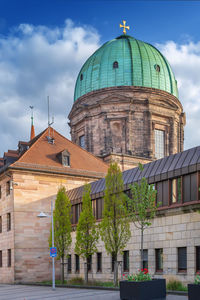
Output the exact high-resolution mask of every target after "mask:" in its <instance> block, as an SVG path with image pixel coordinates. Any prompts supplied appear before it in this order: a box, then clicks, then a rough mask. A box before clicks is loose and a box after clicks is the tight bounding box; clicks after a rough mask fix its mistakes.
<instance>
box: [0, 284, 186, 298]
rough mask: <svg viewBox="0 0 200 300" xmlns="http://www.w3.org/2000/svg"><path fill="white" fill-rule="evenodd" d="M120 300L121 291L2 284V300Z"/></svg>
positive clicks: (174, 296) (0, 293) (0, 295)
mask: <svg viewBox="0 0 200 300" xmlns="http://www.w3.org/2000/svg"><path fill="white" fill-rule="evenodd" d="M41 299H46V300H47V299H48V300H73V299H74V300H75V299H81V300H120V297H119V291H105V290H90V289H75V288H73V289H71V288H56V290H55V291H52V289H51V287H46V286H28V285H6V284H0V300H41ZM187 299H188V297H187V296H177V295H168V296H167V300H187Z"/></svg>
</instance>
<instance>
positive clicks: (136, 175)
mask: <svg viewBox="0 0 200 300" xmlns="http://www.w3.org/2000/svg"><path fill="white" fill-rule="evenodd" d="M194 148H200V146H198V147H193V148H191V149H188V150H185V151H182V152H179V153H176V154H172V155H169V156H168V157H167V159H166V157H164V158H162V159H159V161H160V162H158V160H157V161H152V162H150V163H147V164H145V167H144V171H143V172H141V171H139V167H135V168H132V169H130V170H126V171H124V172H127V173H130V174H129V176H126V180H127V181H126V182H124V188H125V189H128V187H129V185H130V184H132V183H134V182H137V181H140V180H141V178H142V177H141V175H142V173H143V174H144V175H146V173H148V176H144V177H146V178H147V180H148V182H150V183H154V182H159V181H163V180H167V179H170V178H173V177H176V176H181V175H184V174H185V172H184V169H185V168H186V167H187V168H188V172H187V174H190V173H193V172H195V171H197V170H200V156H199V157H198V156H197V158H196V163H194V162H193V163H192V164H191V165H190V163H191V162H192V161H193V157H192V158H191V159H190V161H189V162H188V165H184V167H182V165H183V163H182V164H181V167H179V168H177V169H176V167H177V163H178V161H179V160H180V158H181V156H182V153H183V152H184V156H185V158H186V157H187V156H188V154H189V152H190V151H193V153H194V154H196V152H197V150H195V151H194ZM194 154H193V155H194ZM177 158H178V160H177V162H176V159H177ZM163 160H166V162H165V163H164V164H163V169H165V170H167V171H165V172H163V173H162V170H161V171H160V173H159V174H158V173H157V172H156V171H157V169H158V168H159V166H160V165H161V164H162V161H163ZM198 161H199V162H198ZM169 162H170V165H171V164H172V162H175V165H174V168H173V169H170V166H169V167H167V166H166V164H167V163H169ZM156 164H158V166H156ZM155 166H156V168H155ZM153 168H155V171H154V172H152V171H153ZM169 169H170V171H168V170H169ZM124 172H123V174H124ZM152 173H154V174H152ZM150 174H152V176H149V175H150ZM175 174H178V175H175ZM126 175H128V174H126ZM132 175H133V176H132ZM158 175H160V176H158ZM156 176H157V177H159V180H156ZM131 177H132V178H131ZM130 179H132V180H131V182H130V181H129V180H130ZM100 180H102V183H103V182H104V178H101V179H99V180H98V182H100ZM94 183H95V184H97V181H93V182H91V183H90V184H91V185H92V184H94ZM97 186H98V184H97ZM103 186H104V184H101V185H100V187H101V188H100V190H98V192H97V193H91V196H92V198H93V199H96V198H97V197H98V196H99V194H100V193H101V194H104V189H102V188H103ZM80 188H81V187H78V188H75V189H74V190H76V189H77V190H78V189H80ZM73 199H74V198H73ZM73 199H71V200H73Z"/></svg>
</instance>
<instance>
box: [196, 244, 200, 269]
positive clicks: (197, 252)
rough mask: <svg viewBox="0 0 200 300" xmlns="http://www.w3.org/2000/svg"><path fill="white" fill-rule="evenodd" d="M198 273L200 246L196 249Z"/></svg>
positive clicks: (199, 267)
mask: <svg viewBox="0 0 200 300" xmlns="http://www.w3.org/2000/svg"><path fill="white" fill-rule="evenodd" d="M196 271H197V272H199V271H200V246H197V247H196Z"/></svg>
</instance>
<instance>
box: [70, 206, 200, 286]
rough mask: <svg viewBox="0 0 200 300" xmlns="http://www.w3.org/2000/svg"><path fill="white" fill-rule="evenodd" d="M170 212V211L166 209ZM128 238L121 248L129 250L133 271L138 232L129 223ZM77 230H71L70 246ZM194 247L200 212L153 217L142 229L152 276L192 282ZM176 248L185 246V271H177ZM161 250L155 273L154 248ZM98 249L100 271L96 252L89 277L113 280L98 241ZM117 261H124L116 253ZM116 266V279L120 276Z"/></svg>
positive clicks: (198, 236)
mask: <svg viewBox="0 0 200 300" xmlns="http://www.w3.org/2000/svg"><path fill="white" fill-rule="evenodd" d="M168 213H170V214H172V212H170V211H169V212H168ZM131 233H132V235H131V239H130V240H129V242H128V244H127V247H126V248H125V249H124V250H128V251H129V273H130V274H131V273H136V272H138V269H140V238H141V235H140V231H139V230H138V229H137V228H136V227H135V225H134V224H131ZM75 235H76V233H75V232H73V245H74V242H75ZM196 246H200V213H198V212H188V213H179V214H177V213H176V214H172V215H167V216H162V217H156V218H155V219H154V220H153V221H152V226H151V227H149V228H147V229H146V230H145V231H144V249H147V250H148V269H149V272H150V274H152V275H153V276H155V277H165V278H166V279H169V278H171V277H173V278H177V279H179V280H181V281H183V282H184V283H187V282H193V281H194V276H195V273H196V256H195V255H196V248H195V247H196ZM178 247H186V248H187V272H186V273H180V272H178V256H177V255H178V250H177V249H178ZM160 248H161V249H163V272H162V274H160V273H156V267H155V249H160ZM73 249H74V248H73V246H72V252H71V254H72V273H71V274H70V275H69V277H74V276H77V274H75V273H74V270H75V261H74V252H73ZM98 252H102V273H98V272H97V258H96V254H94V255H93V257H92V272H91V273H90V274H89V279H95V280H104V281H107V280H113V273H112V271H111V256H110V255H108V254H107V253H106V251H105V248H104V245H103V243H102V242H101V241H100V242H99V244H98ZM118 261H123V256H122V255H119V256H118ZM80 266H81V268H80V274H78V275H79V276H81V277H84V267H83V266H84V261H83V259H81V262H80ZM121 273H124V272H123V269H122V270H121V266H119V278H121Z"/></svg>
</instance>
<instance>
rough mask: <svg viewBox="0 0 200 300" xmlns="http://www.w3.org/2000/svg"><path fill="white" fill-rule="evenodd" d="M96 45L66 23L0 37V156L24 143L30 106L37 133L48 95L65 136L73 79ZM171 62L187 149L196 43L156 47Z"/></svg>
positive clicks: (194, 112) (199, 56) (191, 137)
mask: <svg viewBox="0 0 200 300" xmlns="http://www.w3.org/2000/svg"><path fill="white" fill-rule="evenodd" d="M99 46H100V43H99V34H98V33H97V31H95V29H94V28H92V27H89V26H82V27H81V26H76V25H75V24H74V23H73V22H72V21H71V20H66V22H65V24H64V25H63V27H54V28H48V27H46V26H34V25H31V24H20V25H19V26H18V27H17V28H14V29H13V30H12V31H11V33H10V35H9V36H7V37H2V36H1V37H0V105H1V106H0V156H2V155H3V152H4V151H7V149H15V148H16V146H17V142H18V140H28V139H29V134H30V114H31V113H30V109H29V105H34V107H35V109H34V119H35V128H36V133H39V132H40V131H42V130H43V129H44V128H45V127H46V126H47V95H49V96H50V107H51V111H52V112H53V113H54V116H55V124H54V127H55V128H56V129H57V130H58V131H59V132H61V133H62V134H63V135H65V136H68V137H69V128H68V125H67V121H68V120H67V115H68V113H69V111H70V109H71V107H72V104H73V93H74V85H75V80H76V77H77V75H78V72H79V70H80V68H81V66H82V64H83V63H84V62H85V60H86V59H87V58H88V57H89V56H90V55H91V54H92V53H93V52H94V51H95V50H96V49H97V48H98V47H99ZM156 46H157V47H158V48H159V49H160V51H161V52H162V53H163V54H164V55H165V56H166V57H167V59H168V60H169V62H170V64H171V66H172V68H173V70H174V72H175V75H176V79H177V81H178V86H179V95H180V100H181V102H182V104H183V107H184V111H185V112H186V120H187V126H186V128H185V148H186V149H187V148H190V147H193V146H196V145H199V141H200V131H199V130H198V128H200V118H199V116H200V75H199V72H200V42H198V43H194V42H189V41H188V42H187V43H185V44H183V45H178V44H176V43H175V42H173V41H168V42H166V43H165V44H162V45H161V44H160V45H156Z"/></svg>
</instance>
